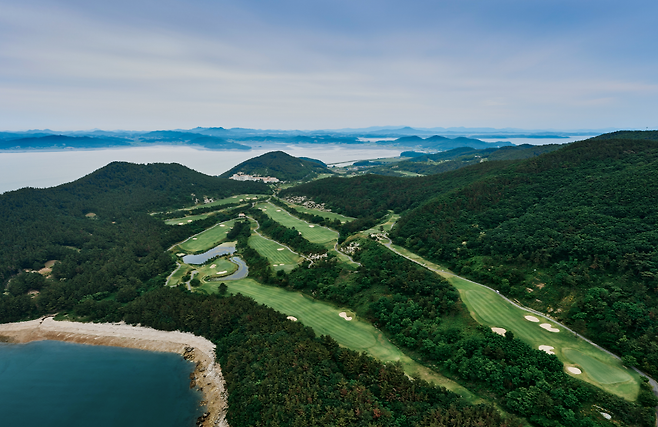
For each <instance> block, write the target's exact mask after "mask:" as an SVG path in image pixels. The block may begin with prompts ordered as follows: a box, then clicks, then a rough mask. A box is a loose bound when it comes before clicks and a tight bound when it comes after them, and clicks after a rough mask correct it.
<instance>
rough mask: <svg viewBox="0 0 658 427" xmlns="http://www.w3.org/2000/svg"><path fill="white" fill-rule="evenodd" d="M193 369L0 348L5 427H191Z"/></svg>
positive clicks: (104, 353)
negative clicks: (190, 375)
mask: <svg viewBox="0 0 658 427" xmlns="http://www.w3.org/2000/svg"><path fill="white" fill-rule="evenodd" d="M193 368H194V365H193V364H192V363H191V362H187V361H185V360H183V358H182V357H181V356H180V355H177V354H173V353H158V352H149V351H142V350H134V349H125V348H117V347H105V346H91V345H81V344H72V343H64V342H59V341H37V342H32V343H28V344H0V425H2V426H7V427H9V426H21V427H37V426H38V427H43V426H48V427H77V426H80V427H82V426H85V427H88V426H94V427H116V426H121V427H133V426H134V427H137V426H139V427H156V426H157V427H169V426H171V427H185V426H189V427H193V426H194V425H195V421H196V418H197V417H198V416H199V415H201V413H202V412H203V409H204V408H203V407H200V406H199V402H200V400H201V394H200V393H199V392H198V391H195V390H190V388H189V381H190V380H189V374H190V373H191V372H192V371H193Z"/></svg>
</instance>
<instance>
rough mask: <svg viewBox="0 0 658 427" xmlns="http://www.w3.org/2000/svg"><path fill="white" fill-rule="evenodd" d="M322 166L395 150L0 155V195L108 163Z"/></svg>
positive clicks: (221, 168) (219, 168)
mask: <svg viewBox="0 0 658 427" xmlns="http://www.w3.org/2000/svg"><path fill="white" fill-rule="evenodd" d="M276 150H281V151H285V152H286V153H288V154H290V155H292V156H295V157H311V158H315V159H318V160H322V161H323V162H325V163H335V162H341V161H347V160H366V159H374V158H379V157H395V156H399V155H400V152H401V150H399V149H386V148H379V147H359V148H350V147H345V146H339V145H287V146H286V145H281V146H268V147H266V148H255V149H253V150H250V151H213V150H197V149H195V148H191V147H184V146H157V147H135V148H123V149H107V150H80V151H72V150H71V151H69V150H59V151H30V152H0V193H4V192H6V191H11V190H17V189H19V188H23V187H36V188H45V187H53V186H56V185H60V184H64V183H66V182H71V181H75V180H76V179H78V178H81V177H83V176H85V175H87V174H90V173H91V172H93V171H95V170H96V169H99V168H102V167H103V166H105V165H107V164H108V163H110V162H113V161H124V162H131V163H180V164H182V165H185V166H187V167H189V168H192V169H194V170H197V171H199V172H202V173H205V174H208V175H220V174H222V173H223V172H226V171H227V170H229V169H231V168H232V167H233V166H236V165H237V164H239V163H241V162H243V161H245V160H247V159H250V158H252V157H257V156H260V155H261V154H264V153H267V152H269V151H276Z"/></svg>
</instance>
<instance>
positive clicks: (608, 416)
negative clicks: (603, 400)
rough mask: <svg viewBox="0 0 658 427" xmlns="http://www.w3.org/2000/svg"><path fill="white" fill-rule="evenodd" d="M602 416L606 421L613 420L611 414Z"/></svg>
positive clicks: (602, 413) (603, 413)
mask: <svg viewBox="0 0 658 427" xmlns="http://www.w3.org/2000/svg"><path fill="white" fill-rule="evenodd" d="M601 415H602V416H603V418H605V419H606V420H609V419H611V418H612V415H610V414H608V413H606V412H601Z"/></svg>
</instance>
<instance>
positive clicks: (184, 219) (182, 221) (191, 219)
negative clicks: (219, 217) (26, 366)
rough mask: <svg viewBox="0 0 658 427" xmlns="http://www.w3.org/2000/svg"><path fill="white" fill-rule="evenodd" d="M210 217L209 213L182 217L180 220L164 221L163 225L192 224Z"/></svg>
mask: <svg viewBox="0 0 658 427" xmlns="http://www.w3.org/2000/svg"><path fill="white" fill-rule="evenodd" d="M210 215H211V213H204V214H200V215H190V216H184V217H182V218H173V219H168V220H166V221H165V224H167V225H185V224H187V223H188V222H194V221H197V220H200V219H206V218H208V217H209V216H210Z"/></svg>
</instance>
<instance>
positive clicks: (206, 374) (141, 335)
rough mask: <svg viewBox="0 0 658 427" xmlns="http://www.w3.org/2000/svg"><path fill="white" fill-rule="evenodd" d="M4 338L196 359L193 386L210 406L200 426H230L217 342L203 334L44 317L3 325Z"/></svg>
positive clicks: (1, 334) (0, 328)
mask: <svg viewBox="0 0 658 427" xmlns="http://www.w3.org/2000/svg"><path fill="white" fill-rule="evenodd" d="M0 340H2V341H6V342H9V343H14V344H24V343H28V342H32V341H42V340H53V341H65V342H74V343H78V344H89V345H104V346H112V347H125V348H135V349H140V350H147V351H162V352H167V353H178V354H180V355H181V356H182V357H183V358H185V359H186V360H189V361H192V362H194V364H195V369H194V372H193V373H192V375H190V379H191V381H190V388H194V387H196V388H197V389H198V390H199V391H201V392H202V393H203V399H204V400H203V402H202V404H204V405H205V406H206V413H205V414H204V415H203V416H202V417H200V418H199V419H198V420H197V425H199V426H216V427H229V426H228V423H227V422H226V411H227V409H228V402H227V399H228V396H227V393H226V383H225V382H224V377H223V376H222V370H221V367H220V366H219V364H218V363H216V362H215V345H214V344H213V343H212V342H210V341H209V340H207V339H205V338H203V337H198V336H196V335H194V334H191V333H188V332H179V331H171V332H167V331H159V330H157V329H152V328H146V327H142V326H132V325H127V324H125V323H79V322H69V321H55V320H54V319H53V318H52V317H43V318H40V319H36V320H30V321H27V322H17V323H5V324H0Z"/></svg>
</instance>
